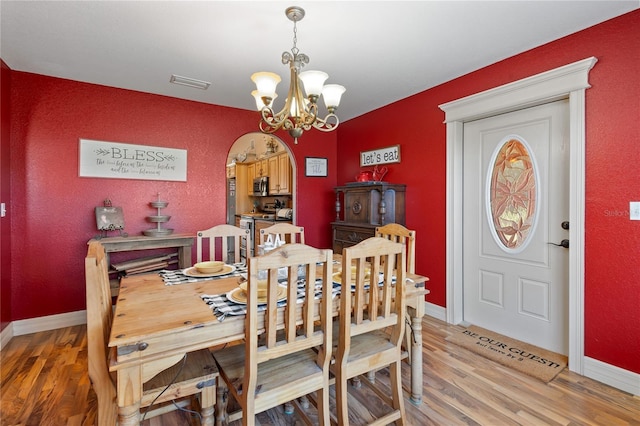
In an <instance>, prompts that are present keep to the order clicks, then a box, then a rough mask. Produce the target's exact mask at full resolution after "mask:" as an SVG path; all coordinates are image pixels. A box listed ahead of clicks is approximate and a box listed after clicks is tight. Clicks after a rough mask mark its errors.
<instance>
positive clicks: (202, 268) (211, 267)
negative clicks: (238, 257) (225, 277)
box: [193, 260, 224, 274]
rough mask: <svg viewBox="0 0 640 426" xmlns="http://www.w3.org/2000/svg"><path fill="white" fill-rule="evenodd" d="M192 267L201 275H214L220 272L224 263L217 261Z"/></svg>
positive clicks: (199, 263) (200, 263)
mask: <svg viewBox="0 0 640 426" xmlns="http://www.w3.org/2000/svg"><path fill="white" fill-rule="evenodd" d="M193 266H194V267H195V268H196V270H197V271H198V272H200V273H201V274H214V273H216V272H220V271H222V267H223V266H224V262H221V261H219V260H211V261H209V262H198V263H196V264H195V265H193Z"/></svg>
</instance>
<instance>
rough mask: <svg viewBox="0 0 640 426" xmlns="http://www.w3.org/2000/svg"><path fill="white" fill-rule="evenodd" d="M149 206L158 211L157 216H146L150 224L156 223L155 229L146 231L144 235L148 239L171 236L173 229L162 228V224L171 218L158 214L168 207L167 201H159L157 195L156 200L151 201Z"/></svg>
mask: <svg viewBox="0 0 640 426" xmlns="http://www.w3.org/2000/svg"><path fill="white" fill-rule="evenodd" d="M149 205H150V206H151V207H153V208H155V209H158V214H157V215H154V216H147V220H148V221H149V222H152V223H156V224H157V226H156V228H152V229H147V230H145V231H143V232H144V235H146V236H148V237H164V236H167V235H171V234H172V233H173V229H167V228H163V227H162V224H163V223H166V222H168V221H169V219H171V216H167V215H162V214H160V210H162V209H164V208H165V207H167V206H168V205H169V202H168V201H161V200H160V194H158V199H157V200H156V201H151V202H150V203H149Z"/></svg>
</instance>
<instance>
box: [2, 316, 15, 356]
mask: <svg viewBox="0 0 640 426" xmlns="http://www.w3.org/2000/svg"><path fill="white" fill-rule="evenodd" d="M12 337H13V323H12V322H10V323H9V325H7V326H6V327H5V328H4V330H2V332H1V333H0V351H2V348H4V347H5V346H6V345H7V343H9V341H10V340H11V338H12Z"/></svg>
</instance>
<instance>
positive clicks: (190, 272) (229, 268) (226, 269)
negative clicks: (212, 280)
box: [182, 264, 236, 278]
mask: <svg viewBox="0 0 640 426" xmlns="http://www.w3.org/2000/svg"><path fill="white" fill-rule="evenodd" d="M235 270H236V267H235V266H234V265H227V264H225V265H224V266H223V267H222V269H221V270H220V271H218V272H210V273H208V274H205V273H202V272H198V270H197V269H196V268H195V267H191V268H187V269H185V270H184V271H182V273H183V274H184V275H186V276H187V277H192V278H208V277H220V276H222V275H227V274H230V273H232V272H234V271H235Z"/></svg>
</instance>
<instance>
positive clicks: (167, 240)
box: [92, 234, 196, 269]
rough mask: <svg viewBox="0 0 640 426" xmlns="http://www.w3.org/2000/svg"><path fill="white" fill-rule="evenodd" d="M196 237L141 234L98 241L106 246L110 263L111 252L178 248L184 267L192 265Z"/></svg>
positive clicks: (182, 267)
mask: <svg viewBox="0 0 640 426" xmlns="http://www.w3.org/2000/svg"><path fill="white" fill-rule="evenodd" d="M195 238H196V237H195V235H190V234H174V235H167V236H161V237H147V236H144V235H140V236H133V237H131V236H130V237H106V238H100V239H96V241H99V242H100V243H101V244H102V245H103V246H104V250H105V251H106V253H107V262H108V264H109V265H110V264H111V262H110V260H109V253H113V252H121V251H136V250H151V249H161V248H176V249H178V266H179V267H180V268H181V269H184V268H188V267H190V266H191V247H193V244H194V242H195ZM92 241H94V240H92Z"/></svg>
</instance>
